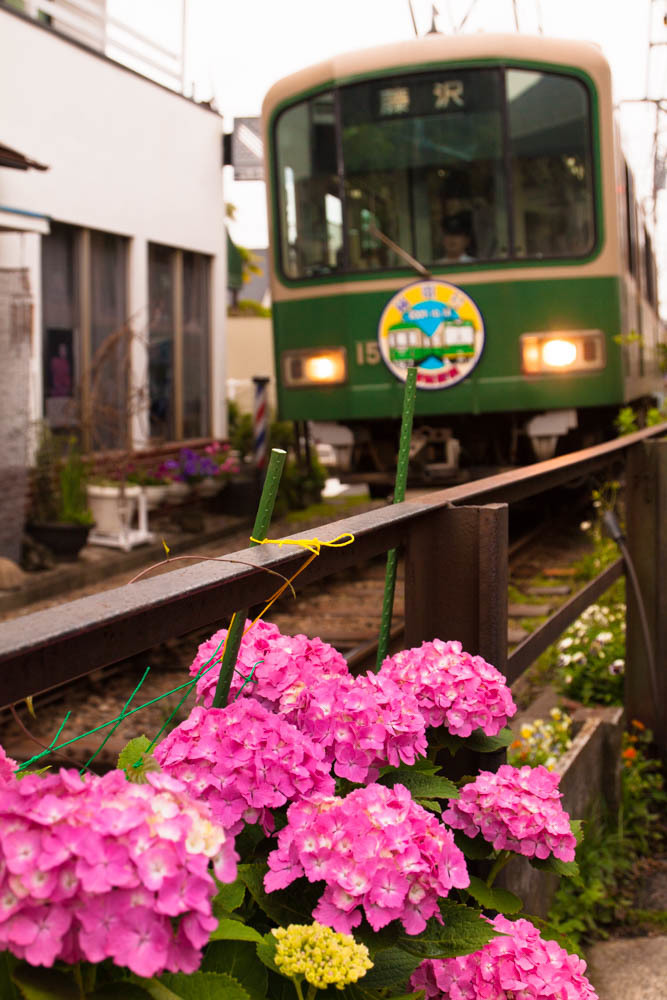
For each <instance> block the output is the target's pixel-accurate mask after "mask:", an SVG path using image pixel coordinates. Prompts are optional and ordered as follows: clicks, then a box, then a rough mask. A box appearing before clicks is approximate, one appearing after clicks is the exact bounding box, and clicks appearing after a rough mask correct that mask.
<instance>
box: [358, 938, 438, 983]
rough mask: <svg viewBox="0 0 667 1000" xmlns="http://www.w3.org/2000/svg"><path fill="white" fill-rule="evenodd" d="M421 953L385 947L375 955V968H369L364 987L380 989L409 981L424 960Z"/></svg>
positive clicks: (401, 948)
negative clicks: (409, 952)
mask: <svg viewBox="0 0 667 1000" xmlns="http://www.w3.org/2000/svg"><path fill="white" fill-rule="evenodd" d="M422 957H423V956H421V955H416V954H408V952H407V950H405V949H403V947H400V948H385V950H384V951H379V952H378V953H377V955H374V956H373V959H372V961H373V968H372V969H369V970H368V972H367V973H366V975H365V976H364V978H363V980H361V981H360V984H361V982H363V989H364V990H370V989H379V988H381V987H385V986H398V987H399V988H400V987H401V986H402V985H403V984H404V983H407V981H408V979H409V978H410V976H411V975H412V973H413V972H414V971H415V969H416V968H417V966H418V965H419V963H420V962H421V960H422ZM360 984H358V985H360Z"/></svg>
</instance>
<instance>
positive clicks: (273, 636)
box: [190, 621, 347, 711]
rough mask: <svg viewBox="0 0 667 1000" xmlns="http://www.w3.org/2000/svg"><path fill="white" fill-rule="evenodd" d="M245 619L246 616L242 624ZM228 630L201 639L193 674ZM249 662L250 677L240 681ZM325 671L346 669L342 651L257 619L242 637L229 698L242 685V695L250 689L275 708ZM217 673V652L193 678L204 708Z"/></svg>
mask: <svg viewBox="0 0 667 1000" xmlns="http://www.w3.org/2000/svg"><path fill="white" fill-rule="evenodd" d="M249 625H250V622H249V621H246V627H248V626H249ZM226 636H227V629H220V630H219V631H218V632H216V633H215V635H212V636H211V638H210V639H207V640H206V642H203V643H202V644H201V646H200V647H199V649H198V650H197V655H196V657H195V658H194V660H193V662H192V664H191V666H190V674H191V675H192V676H193V677H196V676H197V674H198V673H199V671H200V670H201V669H202V668H203V667H205V664H206V663H207V662H208V661H209V660H210V659H211V657H212V656H213V655H214V654H215V651H216V650H217V649H218V647H219V646H220V645H221V643H222V641H223V640H224V639H225V638H226ZM253 667H254V668H255V669H254V673H253V674H252V683H248V684H245V686H244V680H243V678H244V677H249V676H250V674H251V673H252V671H253ZM329 674H347V663H346V661H345V657H344V656H342V655H341V654H340V653H339V652H338V651H337V650H336V649H334V648H333V646H330V645H329V644H328V643H326V642H322V640H321V639H318V638H315V639H308V638H307V637H306V636H305V635H293V636H288V635H283V634H282V633H281V632H280V630H279V629H278V628H277V626H276V625H272V624H271V623H270V622H264V621H258V622H256V623H255V624H254V625H253V627H252V628H251V629H250V631H249V632H248V634H247V635H245V636H244V637H243V639H242V640H241V647H240V649H239V655H238V658H237V661H236V670H235V672H234V675H233V679H232V685H231V689H230V701H231V700H233V699H234V698H235V696H236V694H237V693H238V692H239V691H240V690H241V688H242V687H243V692H242V696H243V697H245V696H247V695H252V696H253V697H254V698H255V699H257V700H258V701H259V702H260V703H261V704H262V705H264V706H265V708H268V709H269V710H274V711H275V710H276V709H277V708H278V706H279V704H280V701H281V699H282V698H285V699H287V700H289V698H290V695H291V692H292V690H293V689H295V688H296V690H297V691H299V690H301V688H302V687H303V686H304V685H307V684H309V683H310V681H311V680H314V679H315V678H318V679H321V678H322V677H325V676H328V675H329ZM219 676H220V658H219V659H218V660H217V661H216V662H215V663H214V664H213V665H212V666H211V668H210V669H207V670H206V672H205V673H204V674H202V676H201V678H200V680H199V681H198V682H197V699H198V701H199V702H200V703H201V704H203V705H204V707H205V708H210V707H211V705H212V704H213V696H214V694H215V688H216V685H217V683H218V677H219Z"/></svg>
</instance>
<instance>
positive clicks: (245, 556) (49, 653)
mask: <svg viewBox="0 0 667 1000" xmlns="http://www.w3.org/2000/svg"><path fill="white" fill-rule="evenodd" d="M666 433H667V424H662V425H660V426H658V427H652V428H648V429H646V430H644V431H639V432H638V433H636V434H631V435H628V436H627V437H624V438H621V439H618V440H616V441H612V442H609V443H607V444H604V445H600V446H598V447H595V448H588V449H585V450H583V451H579V452H575V453H573V454H571V455H565V456H562V457H560V458H555V459H551V460H550V461H547V462H541V463H539V464H537V465H533V466H530V467H527V468H524V469H520V470H518V471H512V472H506V473H501V474H499V475H496V476H491V477H489V478H487V479H482V480H478V481H476V482H471V483H467V484H464V485H459V486H455V487H452V488H450V489H445V490H441V491H439V492H436V493H431V494H426V495H423V496H420V497H418V498H416V499H414V500H408V501H406V502H404V503H401V504H395V505H392V506H387V507H384V508H381V509H379V510H375V511H371V512H369V513H365V514H361V515H358V516H355V517H350V518H346V519H345V520H341V521H336V522H333V523H330V524H327V525H325V526H323V527H322V528H321V529H319V530H318V535H319V537H320V538H321V539H322V540H323V541H326V540H332V539H334V538H336V537H337V536H339V535H340V534H342V533H344V532H351V533H353V534H354V536H355V542H354V544H353V545H349V546H347V547H344V548H335V549H326V548H324V549H323V550H322V554H321V555H320V556H319V557H318V558H317V559H316V560H315V561H314V562H312V563H311V565H310V566H309V567H308V568H307V569H306V570H305V571H304V572H303V573H302V574H301V576H300V577H299V586H302V585H305V584H307V583H312V582H314V581H317V580H322V579H325V578H326V577H327V576H330V575H331V574H333V573H336V572H339V571H341V570H343V569H346V568H349V567H351V566H355V565H358V564H361V563H363V562H365V561H367V560H368V559H370V558H372V557H374V556H377V555H380V554H382V553H384V552H386V551H387V550H388V549H391V548H396V547H398V548H402V549H403V551H404V553H405V646H406V648H410V647H412V646H416V645H418V644H419V643H420V642H422V641H423V640H425V639H432V638H434V637H435V636H439V637H441V638H444V639H449V638H456V639H459V640H460V641H461V642H462V643H463V646H464V648H465V649H467V650H468V651H469V652H471V653H476V654H479V655H481V656H483V657H484V658H485V659H486V660H488V661H489V662H490V663H493V664H494V665H495V666H496V667H498V669H499V670H501V671H503V673H505V674H506V675H507V676H508V679H509V680H510V682H512V681H514V680H515V679H516V678H517V677H518V676H519V675H520V674H521V673H522V672H523V670H525V668H526V667H527V666H528V665H529V664H530V663H532V662H533V661H534V660H535V659H536V658H537V656H539V654H540V653H541V652H543V651H544V649H546V648H547V647H548V646H549V645H550V644H551V643H552V642H553V641H554V639H555V638H557V636H558V635H560V634H561V633H562V631H563V630H564V629H565V628H567V626H568V625H569V624H570V623H571V622H572V621H574V619H575V618H576V617H577V616H578V615H579V614H580V613H581V611H582V610H583V609H584V608H585V607H587V606H588V605H589V604H590V603H592V601H594V600H595V599H596V598H597V597H598V596H600V595H601V594H602V593H603V592H604V590H606V589H607V588H608V587H609V586H610V585H611V583H612V582H613V581H614V580H615V579H617V578H618V577H619V576H620V575H621V574H622V573H623V571H624V565H623V560H622V559H619V560H618V561H617V562H616V563H615V564H614V565H613V566H611V567H609V568H608V569H607V570H605V572H604V573H603V574H601V576H600V577H598V578H597V579H596V580H594V581H592V582H591V583H590V584H588V586H587V587H586V588H584V589H583V590H582V591H580V592H579V593H578V594H577V595H575V596H574V597H573V598H571V599H570V600H569V601H568V602H567V603H566V604H564V605H563V606H562V607H561V608H560V609H559V610H558V611H557V612H556V613H555V614H554V615H553V616H552V617H551V618H549V619H548V620H547V621H546V622H545V623H544V625H542V626H541V627H540V628H539V629H537V630H536V631H535V632H533V633H532V634H531V635H530V636H528V637H527V638H526V639H525V640H524V641H523V642H522V643H521V644H520V645H519V646H518V647H517V648H516V649H515V650H514V651H513V653H512V654H511V655H510V656H509V657H508V655H507V583H508V506H507V505H508V504H510V503H512V502H515V501H517V500H521V499H525V498H527V497H531V496H535V495H537V494H540V493H543V492H545V491H547V490H549V489H552V488H553V487H556V486H560V485H562V484H565V483H568V482H573V481H576V480H578V479H581V478H582V477H587V476H590V475H591V474H593V473H600V472H601V471H602V470H605V469H609V467H610V465H613V464H614V463H617V464H618V463H622V464H623V465H624V469H625V483H626V488H625V504H626V522H627V535H628V549H629V552H630V553H631V556H632V558H633V562H634V564H635V568H636V570H637V574H638V577H639V582H640V588H641V591H642V594H643V602H644V605H645V608H646V612H647V619H648V626H649V633H650V635H649V641H650V642H651V644H652V647H653V651H654V658H655V662H656V664H658V674H659V686H660V690H659V691H658V692H655V691H654V690H653V688H652V686H651V680H650V676H649V671H648V668H647V660H646V643H645V639H644V634H643V632H642V629H641V627H640V622H639V618H640V616H639V613H638V607H637V605H636V601H635V599H634V597H633V596H632V594H631V595H629V598H628V627H627V667H626V704H627V707H628V711H629V713H630V715H631V717H635V718H639V719H641V720H642V721H643V722H644V723H645V724H646V725H648V726H650V727H651V728H652V729H653V730H654V733H655V734H656V740H657V742H658V743H659V744H660V745H661V746H662V747H663V750H664V747H665V742H666V739H667V734H666V732H665V723H664V705H665V701H667V688H666V673H667V584H666V583H665V576H666V575H667V438H665V437H664V435H665V434H666ZM661 437H662V440H659V438H661ZM614 474H615V476H618V474H619V470H618V469H615V470H614ZM306 534H312V532H310V533H304V534H302V535H295V536H294V537H295V538H296V539H299V538H305V537H306ZM224 558H225V560H227V561H222V562H204V563H202V564H199V565H195V566H192V567H188V568H186V569H180V570H174V571H172V572H170V573H167V574H164V575H161V576H159V577H156V578H153V579H144V580H141V581H138V582H137V583H134V584H132V585H131V586H125V587H122V588H120V589H116V590H109V591H105V592H104V593H100V594H95V595H93V596H91V597H84V598H82V599H80V600H77V601H72V602H71V603H69V604H63V605H61V606H59V607H57V608H53V609H49V610H46V611H39V612H35V613H33V614H30V615H27V616H23V617H21V618H18V619H15V620H14V621H10V622H8V623H7V624H5V625H2V626H0V706H6V705H9V704H13V703H15V702H18V701H21V700H22V699H24V698H25V697H27V696H28V695H34V694H37V693H39V692H43V691H45V690H49V689H51V688H53V687H56V686H58V685H61V684H64V683H67V682H69V681H73V680H75V679H77V678H79V677H83V676H85V675H87V674H89V673H91V672H92V671H94V670H97V669H98V668H100V667H103V666H106V665H108V664H111V663H115V662H117V661H119V660H123V659H125V658H127V657H130V656H134V655H136V654H139V653H141V652H143V651H145V650H147V649H150V648H151V647H153V646H155V645H157V644H158V643H160V642H162V641H164V640H166V639H169V638H171V637H174V636H179V635H183V634H186V633H188V632H191V631H193V630H195V629H199V628H202V627H204V626H207V625H210V624H212V623H214V622H219V621H220V620H221V619H222V618H224V617H225V616H226V615H229V614H231V613H232V612H233V611H234V610H235V609H236V608H247V607H252V606H256V605H260V604H263V603H264V602H265V601H266V600H267V599H268V598H269V597H270V596H271V594H273V593H274V592H275V590H276V586H277V585H276V576H275V575H272V574H269V573H267V572H266V570H272V571H274V573H276V572H277V573H281V574H284V575H287V576H289V575H290V574H292V573H293V572H294V571H295V570H296V569H297V568H298V567H299V565H300V564H301V562H302V561H303V559H304V553H303V551H302V550H300V549H296V550H295V549H294V548H278V547H275V546H270V545H267V546H261V547H257V548H254V549H246V550H243V551H242V552H238V553H233V554H231V555H230V556H229V557H224ZM234 560H238V561H237V562H235V561H234ZM287 599H288V600H289V597H288V598H287Z"/></svg>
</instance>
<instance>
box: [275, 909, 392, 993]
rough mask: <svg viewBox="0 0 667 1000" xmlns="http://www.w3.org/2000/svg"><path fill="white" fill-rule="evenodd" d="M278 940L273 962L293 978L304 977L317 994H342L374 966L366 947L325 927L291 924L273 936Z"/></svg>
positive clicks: (349, 936) (281, 928) (278, 928)
mask: <svg viewBox="0 0 667 1000" xmlns="http://www.w3.org/2000/svg"><path fill="white" fill-rule="evenodd" d="M271 933H272V934H273V935H274V936H275V937H276V939H277V945H276V953H275V958H274V961H275V963H276V965H277V966H278V968H279V969H280V971H281V972H282V973H283V974H284V975H285V976H289V977H290V978H294V977H295V976H304V977H305V978H306V980H307V981H308V982H309V983H311V984H312V985H313V986H315V987H316V988H317V989H318V990H325V989H326V988H327V986H335V987H336V989H337V990H342V989H344V988H345V986H347V984H348V983H356V982H357V980H358V979H361V977H362V976H365V975H366V973H367V972H368V970H369V969H372V968H373V963H372V962H371V960H370V958H369V957H368V948H367V947H366V945H365V944H357V942H356V941H355V940H354V938H353V937H352V935H351V934H337V933H335V931H332V930H331V929H330V928H329V927H323V926H322V924H318V923H317V922H316V923H313V924H310V925H308V924H290V925H289V927H277V928H275V929H274V930H273V931H272V932H271Z"/></svg>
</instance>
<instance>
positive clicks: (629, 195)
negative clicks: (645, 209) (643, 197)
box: [625, 163, 638, 278]
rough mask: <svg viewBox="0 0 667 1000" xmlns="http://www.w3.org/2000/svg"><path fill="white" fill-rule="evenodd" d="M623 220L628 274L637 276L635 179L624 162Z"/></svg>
mask: <svg viewBox="0 0 667 1000" xmlns="http://www.w3.org/2000/svg"><path fill="white" fill-rule="evenodd" d="M625 220H626V225H627V236H628V238H627V247H628V268H629V270H630V274H632V275H634V277H635V278H636V277H638V267H637V263H638V261H637V257H638V254H637V216H636V214H635V179H634V177H633V176H632V171H631V170H630V168H629V167H628V165H627V163H626V164H625Z"/></svg>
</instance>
